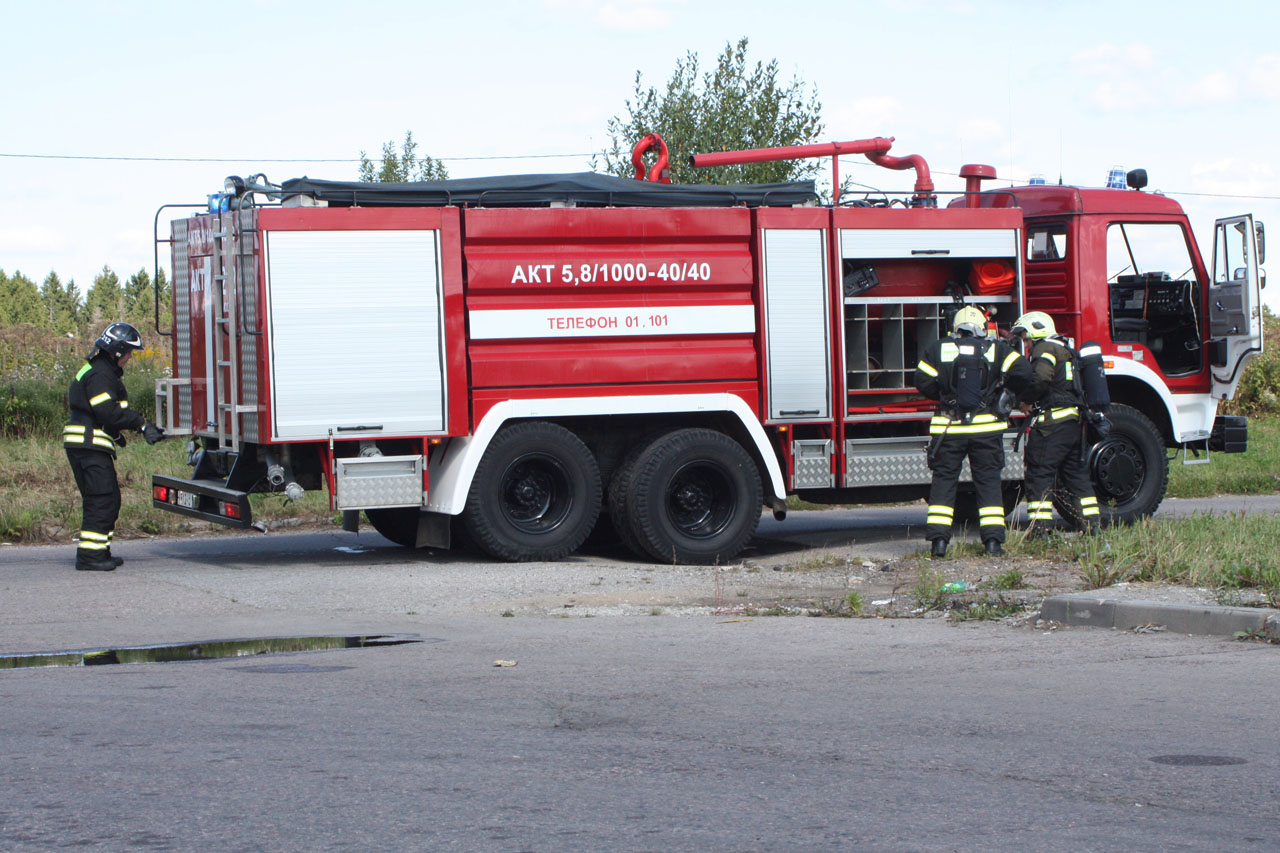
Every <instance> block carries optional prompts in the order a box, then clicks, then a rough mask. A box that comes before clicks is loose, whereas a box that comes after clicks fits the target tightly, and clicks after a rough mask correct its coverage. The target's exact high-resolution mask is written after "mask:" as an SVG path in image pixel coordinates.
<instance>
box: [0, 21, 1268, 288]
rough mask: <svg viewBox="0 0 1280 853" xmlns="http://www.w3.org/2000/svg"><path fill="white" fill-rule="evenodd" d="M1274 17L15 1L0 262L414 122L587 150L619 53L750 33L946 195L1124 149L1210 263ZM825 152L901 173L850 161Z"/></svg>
mask: <svg viewBox="0 0 1280 853" xmlns="http://www.w3.org/2000/svg"><path fill="white" fill-rule="evenodd" d="M1277 25H1280V6H1277V5H1276V4H1274V3H1273V2H1271V0H1257V2H1255V0H1237V2H1233V3H1231V4H1229V5H1228V6H1217V5H1216V4H1208V3H1190V2H1186V0H1173V1H1172V2H1170V0H1165V2H1150V3H1148V2H1123V0H1119V1H1118V2H1117V0H1112V2H1092V0H1085V2H1071V3H1064V2H1061V0H1054V2H1041V1H1040V0H1022V2H978V0H969V2H963V0H844V1H843V2H823V0H807V2H803V3H779V2H776V0H775V2H756V0H738V2H733V3H724V2H718V0H632V2H616V1H615V0H524V2H505V0H490V2H484V3H461V2H449V3H438V2H407V0H406V1H405V2H401V0H364V2H361V3H358V4H357V3H352V2H326V0H306V2H296V1H295V0H221V2H218V3H214V4H208V3H173V2H142V0H135V2H106V0H99V2H76V0H61V2H44V3H22V4H20V5H19V4H18V3H16V2H7V3H4V4H3V6H2V7H0V29H2V30H3V31H4V32H5V34H6V38H5V51H4V60H3V64H0V187H3V189H0V199H3V204H0V269H3V270H4V271H5V272H6V273H9V274H13V273H14V272H18V271H21V272H22V273H24V274H25V275H27V276H28V277H29V278H32V279H34V280H35V281H36V282H37V283H39V282H41V281H42V280H43V279H44V278H45V276H46V275H48V273H49V272H50V271H55V272H57V273H58V275H59V276H60V277H61V278H62V279H63V281H66V280H67V279H74V280H75V281H76V282H77V283H78V284H79V285H80V287H81V289H82V290H83V289H86V288H87V287H88V286H89V285H90V283H91V282H92V280H93V277H94V276H95V275H97V274H98V273H99V272H100V271H101V270H102V268H103V266H104V265H105V266H109V267H111V268H112V269H113V270H115V271H116V272H117V273H118V274H119V275H120V276H121V277H125V276H128V275H131V274H132V273H134V272H137V271H138V270H139V269H142V268H146V269H147V270H148V271H149V272H150V271H151V270H152V267H153V257H154V254H153V233H154V230H155V228H154V224H155V221H156V211H157V209H158V208H159V207H160V206H161V205H163V204H171V203H196V202H202V201H204V199H205V196H206V195H207V194H208V193H211V192H218V191H220V190H221V187H222V182H223V179H224V178H225V177H226V176H227V175H230V174H239V175H247V174H252V173H257V172H264V173H266V175H267V176H268V177H269V178H271V179H272V180H273V181H276V182H279V181H281V180H284V179H287V178H293V177H301V176H303V175H308V176H310V177H315V178H327V179H333V180H354V179H355V178H356V170H357V167H358V160H359V157H360V152H361V151H365V152H368V153H369V154H370V155H371V156H376V155H377V154H378V153H379V152H380V150H381V147H382V143H383V142H385V141H388V140H396V141H399V140H401V139H402V138H403V136H404V134H405V132H406V131H412V133H413V135H414V138H415V139H416V140H417V141H418V143H419V149H418V151H419V153H420V154H429V155H431V156H434V157H438V158H441V159H443V160H444V161H445V164H446V166H447V167H448V169H449V172H450V174H451V176H453V177H474V176H481V175H501V174H518V173H528V172H577V171H585V170H587V169H589V168H590V163H589V154H590V152H593V151H599V150H601V149H603V148H604V147H605V146H606V144H607V143H608V140H609V137H608V134H607V131H606V123H607V122H608V120H609V118H610V117H612V116H616V115H622V116H625V115H626V103H625V102H626V101H627V100H628V99H629V98H632V97H633V92H634V84H635V77H636V74H637V73H639V74H640V75H641V77H642V81H643V83H644V84H645V85H646V86H649V85H653V86H656V87H659V88H661V87H662V86H663V85H664V84H665V82H666V81H667V79H668V78H669V77H670V76H671V74H672V72H673V71H674V68H675V63H676V61H677V60H678V59H680V58H681V57H683V56H685V55H686V54H687V53H690V52H692V53H695V54H697V55H698V57H699V58H700V60H701V65H702V67H703V68H709V67H713V66H714V63H715V57H716V56H717V54H718V53H719V52H720V51H722V50H723V49H724V47H725V45H726V43H729V42H736V41H737V40H738V39H739V38H741V37H743V36H745V37H747V38H748V39H749V42H750V47H749V52H748V58H749V60H750V61H751V62H752V63H754V62H755V61H765V62H767V61H769V60H771V59H776V60H777V61H778V64H779V68H780V70H781V74H780V77H781V78H782V79H783V80H786V81H790V80H791V79H793V78H799V79H801V80H803V81H804V82H805V83H806V85H807V86H810V87H813V88H816V90H817V95H818V98H819V100H820V101H821V103H822V118H823V121H824V124H825V125H826V130H825V132H824V134H823V137H822V139H823V140H824V141H843V140H852V139H863V138H868V137H874V136H892V137H895V138H896V142H895V143H894V147H893V151H892V152H891V153H892V154H894V155H898V156H904V155H907V154H919V155H922V156H923V157H924V158H925V159H926V160H927V161H928V163H929V165H930V168H931V169H932V171H933V175H934V179H935V183H936V184H937V185H938V189H939V190H959V189H962V185H961V184H962V182H961V181H960V179H959V178H957V177H955V174H956V173H957V172H958V171H959V168H960V166H961V165H963V164H966V163H986V164H990V165H993V166H995V167H996V169H997V172H998V175H999V180H998V181H997V182H995V184H988V185H987V186H988V188H990V187H992V186H999V185H1008V184H1009V183H1017V184H1021V183H1026V182H1027V181H1028V179H1029V178H1030V177H1031V176H1032V175H1034V174H1042V175H1044V176H1045V177H1046V178H1047V179H1048V180H1049V182H1051V183H1052V182H1056V181H1057V179H1058V178H1059V176H1061V177H1062V179H1063V180H1064V182H1066V183H1068V184H1072V183H1074V184H1078V185H1081V186H1102V185H1104V184H1105V182H1106V175H1107V172H1108V170H1109V169H1110V168H1112V167H1114V166H1121V167H1123V168H1124V169H1132V168H1139V167H1140V168H1145V169H1146V170H1147V172H1148V175H1149V176H1150V187H1149V189H1150V190H1158V191H1162V192H1164V193H1166V194H1167V195H1169V196H1171V197H1173V198H1174V199H1176V200H1177V201H1178V202H1179V203H1181V204H1182V206H1183V207H1184V208H1185V209H1186V211H1187V213H1188V215H1189V216H1190V217H1191V220H1192V223H1193V226H1194V228H1195V231H1196V236H1197V240H1198V242H1199V243H1200V248H1201V252H1202V253H1203V254H1205V256H1206V258H1205V260H1206V263H1208V262H1209V258H1208V255H1209V254H1210V253H1211V251H1212V240H1211V236H1212V227H1213V220H1214V219H1215V218H1218V217H1223V216H1232V215H1237V214H1241V213H1253V214H1254V215H1255V216H1256V217H1257V218H1259V219H1261V220H1263V221H1264V222H1267V223H1268V224H1270V225H1271V227H1272V233H1273V234H1274V235H1275V236H1273V237H1272V243H1273V244H1274V247H1273V250H1272V253H1273V254H1275V253H1277V252H1280V40H1277V38H1276V36H1277V30H1278V29H1280V27H1278V26H1277ZM281 161H292V162H281ZM306 161H312V162H306ZM317 161H319V162H317ZM824 169H825V170H828V171H829V166H828V165H827V164H824ZM840 172H841V175H842V176H848V177H851V178H853V179H854V180H856V181H859V182H862V183H866V184H870V185H872V186H875V187H877V188H878V189H882V190H885V191H894V190H902V191H907V190H910V188H911V185H912V182H913V179H914V178H913V173H911V172H889V171H886V170H883V169H879V168H877V167H875V166H872V165H870V164H868V163H867V162H866V160H865V158H862V157H843V158H841V160H840ZM172 215H174V214H171V212H169V211H165V212H164V215H163V216H162V217H161V220H160V223H161V224H160V231H161V233H162V235H167V232H168V226H167V221H168V219H169V218H170V217H171V216H172ZM177 215H181V211H179V213H178V214H177ZM1277 257H1280V255H1277ZM161 266H164V267H166V268H167V267H168V266H169V262H168V259H167V252H162V255H161ZM1272 266H1274V264H1272ZM1274 278H1275V282H1274V283H1273V284H1272V286H1271V287H1269V288H1268V289H1267V291H1266V292H1265V294H1264V295H1265V299H1266V302H1267V303H1268V305H1270V307H1271V308H1272V310H1273V311H1280V277H1274Z"/></svg>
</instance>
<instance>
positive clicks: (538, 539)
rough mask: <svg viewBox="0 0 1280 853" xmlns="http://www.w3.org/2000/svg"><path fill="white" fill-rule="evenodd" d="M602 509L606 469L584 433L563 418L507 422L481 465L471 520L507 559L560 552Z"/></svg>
mask: <svg viewBox="0 0 1280 853" xmlns="http://www.w3.org/2000/svg"><path fill="white" fill-rule="evenodd" d="M599 514H600V469H599V468H598V467H597V466H596V460H595V457H594V456H593V455H592V454H591V451H590V450H589V449H588V448H587V446H586V445H585V444H583V443H582V440H581V439H579V438H578V437H577V436H576V435H574V434H573V433H572V432H570V431H569V430H567V429H565V428H564V427H562V426H559V425H558V424H552V423H547V422H545V421H528V422H525V423H518V424H513V425H511V426H508V427H504V428H503V429H501V430H500V431H499V432H498V434H497V435H496V436H494V438H493V441H492V442H491V443H490V444H489V447H488V449H486V450H485V453H484V457H483V458H482V459H481V460H480V464H479V465H478V466H477V467H476V473H475V479H474V480H472V483H471V491H470V492H469V493H468V495H467V504H466V508H465V509H464V510H463V526H464V528H465V529H466V533H467V535H468V537H470V539H471V541H472V542H474V543H475V545H476V547H478V548H479V549H480V550H481V551H484V552H485V553H486V554H489V555H490V556H492V557H496V558H498V559H501V560H513V561H530V560H559V559H561V558H562V557H565V556H567V555H569V554H571V553H573V551H574V550H576V549H577V548H578V546H579V545H581V544H582V543H583V542H584V541H586V538H587V535H588V534H590V533H591V528H592V527H594V526H595V523H596V517H597V516H598V515H599Z"/></svg>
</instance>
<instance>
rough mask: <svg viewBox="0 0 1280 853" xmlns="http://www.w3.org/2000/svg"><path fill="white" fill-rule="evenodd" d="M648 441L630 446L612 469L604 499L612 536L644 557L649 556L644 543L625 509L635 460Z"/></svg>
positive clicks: (638, 555) (629, 513)
mask: <svg viewBox="0 0 1280 853" xmlns="http://www.w3.org/2000/svg"><path fill="white" fill-rule="evenodd" d="M649 443H650V442H642V443H640V444H639V445H637V446H636V447H634V448H632V449H631V451H630V452H628V453H627V455H626V456H625V457H624V458H623V460H622V462H621V463H620V464H619V465H618V467H617V468H615V469H614V471H613V476H612V477H611V478H609V491H608V495H607V496H606V499H605V506H606V507H607V508H608V519H609V526H610V528H611V529H612V531H613V534H614V536H615V537H616V538H617V540H618V541H619V542H621V543H622V544H623V546H625V547H626V548H627V550H629V551H631V552H632V553H634V554H635V555H636V556H637V557H645V558H647V557H648V556H649V552H648V550H646V549H645V547H644V545H642V544H640V539H639V538H638V537H637V536H636V534H635V533H634V532H633V530H632V527H633V525H632V522H631V512H630V510H628V509H627V495H628V494H629V493H630V492H631V477H632V474H633V473H634V472H635V468H636V460H638V459H639V458H640V453H641V451H643V450H645V449H646V448H647V447H648V446H649Z"/></svg>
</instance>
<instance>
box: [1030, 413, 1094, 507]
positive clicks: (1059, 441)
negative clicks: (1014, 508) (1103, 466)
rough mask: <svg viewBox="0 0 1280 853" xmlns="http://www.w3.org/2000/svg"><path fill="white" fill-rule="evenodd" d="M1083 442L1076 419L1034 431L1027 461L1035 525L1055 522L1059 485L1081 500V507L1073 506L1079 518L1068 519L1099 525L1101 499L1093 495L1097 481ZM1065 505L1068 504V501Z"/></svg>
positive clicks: (1064, 502) (1038, 427)
mask: <svg viewBox="0 0 1280 853" xmlns="http://www.w3.org/2000/svg"><path fill="white" fill-rule="evenodd" d="M1083 443H1084V437H1083V434H1082V433H1081V431H1080V421H1079V420H1077V419H1074V418H1073V419H1071V420H1067V421H1062V422H1060V423H1056V424H1043V425H1038V426H1035V427H1033V428H1032V429H1031V436H1030V438H1028V439H1027V455H1026V458H1025V460H1024V461H1025V464H1026V480H1025V488H1026V491H1027V518H1028V520H1030V521H1031V523H1032V524H1037V523H1038V524H1041V525H1043V524H1045V523H1047V522H1050V521H1053V501H1052V499H1051V497H1050V496H1051V494H1052V492H1053V490H1054V488H1055V486H1056V485H1057V484H1058V483H1061V485H1062V486H1063V487H1064V488H1065V489H1066V490H1067V491H1068V492H1070V493H1071V494H1072V495H1074V496H1075V497H1076V498H1077V499H1078V500H1079V506H1078V507H1073V508H1074V509H1075V511H1077V512H1078V513H1079V516H1078V517H1076V518H1069V519H1066V520H1067V521H1069V522H1071V523H1072V524H1083V525H1084V526H1086V527H1093V526H1094V525H1096V524H1097V523H1098V521H1099V519H1100V516H1099V514H1098V498H1097V497H1096V496H1095V495H1094V493H1093V482H1092V481H1091V480H1090V479H1089V471H1088V469H1087V468H1086V467H1085V464H1084V459H1083V458H1082V454H1081V451H1082V448H1083ZM1062 497H1065V496H1060V501H1061V498H1062ZM1061 503H1062V504H1063V505H1066V501H1061Z"/></svg>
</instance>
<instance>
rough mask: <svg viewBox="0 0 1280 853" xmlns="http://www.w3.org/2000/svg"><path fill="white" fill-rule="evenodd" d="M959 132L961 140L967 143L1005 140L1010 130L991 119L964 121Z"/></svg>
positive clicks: (969, 119)
mask: <svg viewBox="0 0 1280 853" xmlns="http://www.w3.org/2000/svg"><path fill="white" fill-rule="evenodd" d="M958 130H959V133H960V138H961V139H963V140H964V141H965V142H987V141H990V140H992V139H997V140H1003V139H1004V138H1005V137H1006V136H1007V135H1008V130H1007V128H1006V127H1005V126H1004V125H1003V124H1001V123H1000V122H998V121H992V120H991V119H989V118H968V119H964V120H963V121H961V122H960V124H959V127H958Z"/></svg>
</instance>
